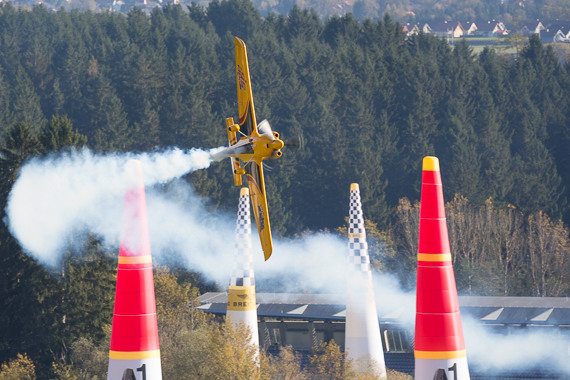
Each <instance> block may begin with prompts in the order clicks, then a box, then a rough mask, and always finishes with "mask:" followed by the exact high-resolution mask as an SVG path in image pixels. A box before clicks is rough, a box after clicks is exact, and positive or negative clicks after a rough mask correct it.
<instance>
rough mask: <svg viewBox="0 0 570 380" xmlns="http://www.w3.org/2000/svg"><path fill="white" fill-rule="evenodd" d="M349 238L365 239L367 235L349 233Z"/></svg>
mask: <svg viewBox="0 0 570 380" xmlns="http://www.w3.org/2000/svg"><path fill="white" fill-rule="evenodd" d="M348 238H349V239H351V238H352V239H364V238H366V234H365V233H359V234H352V233H349V234H348Z"/></svg>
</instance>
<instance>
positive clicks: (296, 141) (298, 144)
mask: <svg viewBox="0 0 570 380" xmlns="http://www.w3.org/2000/svg"><path fill="white" fill-rule="evenodd" d="M283 144H284V145H285V146H287V147H290V148H303V146H304V145H305V141H304V140H303V136H301V135H298V136H295V137H291V138H290V139H287V140H284V141H283Z"/></svg>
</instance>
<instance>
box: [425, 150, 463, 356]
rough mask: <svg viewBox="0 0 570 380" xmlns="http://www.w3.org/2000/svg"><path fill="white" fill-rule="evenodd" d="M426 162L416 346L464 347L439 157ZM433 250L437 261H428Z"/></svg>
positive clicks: (428, 349) (439, 349) (433, 349)
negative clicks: (450, 254) (450, 258)
mask: <svg viewBox="0 0 570 380" xmlns="http://www.w3.org/2000/svg"><path fill="white" fill-rule="evenodd" d="M423 165H424V170H423V172H422V195H421V208H420V227H419V244H418V258H419V260H418V269H417V292H416V331H415V343H414V350H416V351H459V350H464V349H465V342H464V339H463V329H462V326H461V317H460V315H459V301H458V298H457V288H456V284H455V276H454V274H453V267H452V265H451V261H450V260H449V259H448V258H449V257H450V256H449V255H442V254H449V253H450V252H451V250H450V246H449V237H448V233H447V222H446V219H445V208H444V200H443V188H442V184H441V174H440V172H439V161H438V160H437V158H435V157H426V158H424V163H423ZM426 168H427V169H429V170H426ZM430 254H431V255H433V258H434V260H433V261H427V258H429V257H430ZM420 258H423V259H424V260H421V259H420Z"/></svg>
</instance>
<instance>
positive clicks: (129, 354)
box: [107, 160, 162, 380]
mask: <svg viewBox="0 0 570 380" xmlns="http://www.w3.org/2000/svg"><path fill="white" fill-rule="evenodd" d="M125 172H126V179H127V190H126V194H125V202H124V208H123V224H122V231H121V246H120V249H119V267H118V270H117V287H116V293H115V310H114V312H113V328H112V333H111V348H110V351H109V368H108V372H107V379H108V380H161V379H162V370H161V366H160V349H159V345H158V327H157V320H156V303H155V298H154V282H153V274H152V257H151V255H150V241H149V235H148V220H147V215H146V201H145V191H144V183H143V178H142V170H141V165H140V162H139V161H136V160H130V161H129V162H128V163H127V165H126V170H125Z"/></svg>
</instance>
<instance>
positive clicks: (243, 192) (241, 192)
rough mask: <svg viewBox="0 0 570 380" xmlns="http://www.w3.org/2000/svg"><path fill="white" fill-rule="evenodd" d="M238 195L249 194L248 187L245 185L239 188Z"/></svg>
mask: <svg viewBox="0 0 570 380" xmlns="http://www.w3.org/2000/svg"><path fill="white" fill-rule="evenodd" d="M239 195H249V189H248V188H247V187H242V188H241V189H240V190H239Z"/></svg>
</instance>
